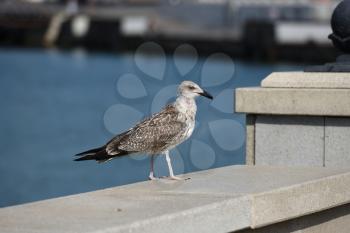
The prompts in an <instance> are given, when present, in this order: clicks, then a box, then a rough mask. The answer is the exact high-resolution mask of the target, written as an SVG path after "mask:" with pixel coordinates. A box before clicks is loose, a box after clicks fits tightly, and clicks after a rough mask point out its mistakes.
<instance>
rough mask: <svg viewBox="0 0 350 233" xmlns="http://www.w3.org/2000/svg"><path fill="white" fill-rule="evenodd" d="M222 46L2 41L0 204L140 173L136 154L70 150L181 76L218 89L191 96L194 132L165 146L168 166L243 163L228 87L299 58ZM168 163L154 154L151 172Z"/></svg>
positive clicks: (187, 168) (111, 127) (97, 138)
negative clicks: (208, 51) (257, 60)
mask: <svg viewBox="0 0 350 233" xmlns="http://www.w3.org/2000/svg"><path fill="white" fill-rule="evenodd" d="M220 56H221V55H218V56H217V55H213V56H210V57H201V58H198V57H196V58H195V59H194V58H191V57H182V56H179V57H176V58H174V57H173V56H172V55H171V54H168V55H164V54H157V55H147V54H143V55H142V54H141V55H140V54H139V55H137V53H136V54H132V53H130V54H96V53H93V54H89V53H86V52H84V51H80V50H76V51H72V52H61V51H54V50H19V49H18V50H17V49H0V93H1V98H0V107H1V114H0V149H1V150H0V158H1V162H0V187H1V188H0V207H2V206H9V205H15V204H21V203H26V202H31V201H36V200H42V199H47V198H52V197H58V196H63V195H69V194H75V193H80V192H86V191H91V190H97V189H102V188H106V187H111V186H117V185H123V184H128V183H133V182H138V181H143V180H146V179H147V177H148V173H149V158H148V157H146V156H143V155H139V156H132V157H123V158H118V159H115V160H112V161H111V162H108V163H103V164H97V163H95V162H94V161H89V162H73V161H72V158H73V155H74V154H76V153H78V152H81V151H83V150H87V149H90V148H93V147H97V146H100V145H102V144H104V143H105V142H106V141H107V140H109V139H110V138H111V137H112V136H113V134H115V133H119V132H121V131H122V130H125V129H127V128H128V127H130V126H132V124H134V123H135V122H137V121H138V120H140V119H141V118H143V117H145V116H146V115H148V114H150V113H151V112H154V111H157V110H158V109H160V108H161V106H163V105H164V104H165V103H167V102H169V101H172V100H173V99H174V97H175V95H176V91H175V87H176V84H178V83H179V82H181V80H186V79H189V80H194V81H196V82H198V83H199V84H202V85H204V86H205V89H207V90H208V91H209V92H211V93H212V94H213V95H214V96H215V97H216V98H215V99H214V101H213V102H210V101H209V100H208V99H204V98H201V99H198V115H197V120H198V122H197V127H196V129H195V132H194V134H193V136H192V137H191V140H188V141H186V142H185V143H183V144H182V145H181V146H179V147H178V148H177V149H176V150H174V151H172V152H171V154H172V159H173V163H174V168H175V173H177V174H180V173H188V172H191V171H198V170H202V169H208V168H214V167H220V166H227V165H231V164H242V163H244V137H245V135H244V115H242V114H233V91H232V90H233V89H234V88H236V87H242V86H257V85H259V83H260V81H261V79H263V78H264V77H266V75H268V74H269V73H271V72H273V71H282V70H299V69H301V68H302V66H301V65H288V64H273V65H271V64H253V63H247V62H240V61H236V60H230V59H227V57H225V56H221V57H220ZM166 172H167V169H166V163H165V161H164V158H162V157H159V158H157V160H156V175H166V174H167V173H166Z"/></svg>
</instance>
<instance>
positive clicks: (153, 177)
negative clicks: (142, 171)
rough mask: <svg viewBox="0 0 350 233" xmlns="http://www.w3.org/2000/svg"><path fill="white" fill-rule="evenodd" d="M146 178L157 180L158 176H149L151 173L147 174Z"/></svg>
mask: <svg viewBox="0 0 350 233" xmlns="http://www.w3.org/2000/svg"><path fill="white" fill-rule="evenodd" d="M148 179H149V180H157V179H158V178H156V177H155V176H153V175H152V176H151V175H149V176H148Z"/></svg>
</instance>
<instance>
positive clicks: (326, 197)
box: [0, 166, 350, 233]
mask: <svg viewBox="0 0 350 233" xmlns="http://www.w3.org/2000/svg"><path fill="white" fill-rule="evenodd" d="M185 177H191V179H190V180H184V181H180V182H177V181H168V180H159V181H150V182H142V183H137V184H132V185H126V186H121V187H117V188H111V189H106V190H101V191H96V192H90V193H84V194H79V195H73V196H68V197H62V198H57V199H51V200H47V201H41V202H35V203H30V204H25V205H20V206H15V207H8V208H1V209H0V232H9V233H11V232H26V233H27V232H29V233H30V232H39V233H40V232H101V233H103V232H164V231H166V232H229V231H237V230H240V229H244V228H250V227H259V226H264V225H268V224H270V223H274V222H279V221H284V220H288V219H291V218H295V217H298V216H302V215H305V214H308V213H312V212H316V211H321V210H324V209H327V208H331V207H334V206H338V205H341V204H344V203H348V202H350V190H349V188H348V187H350V172H349V171H348V170H346V169H345V170H342V169H328V168H286V167H260V166H230V167H224V168H218V169H212V170H207V171H203V172H197V173H192V174H186V175H185Z"/></svg>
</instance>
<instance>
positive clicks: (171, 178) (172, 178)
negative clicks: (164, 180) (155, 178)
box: [169, 176, 183, 180]
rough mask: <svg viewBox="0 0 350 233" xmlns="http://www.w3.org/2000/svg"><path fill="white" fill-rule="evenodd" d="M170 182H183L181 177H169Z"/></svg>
mask: <svg viewBox="0 0 350 233" xmlns="http://www.w3.org/2000/svg"><path fill="white" fill-rule="evenodd" d="M169 179H170V180H183V178H181V177H177V176H169Z"/></svg>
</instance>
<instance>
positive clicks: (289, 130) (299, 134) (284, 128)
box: [255, 115, 324, 167]
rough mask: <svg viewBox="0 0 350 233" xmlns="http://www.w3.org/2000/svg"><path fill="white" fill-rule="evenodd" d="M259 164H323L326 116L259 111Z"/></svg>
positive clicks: (256, 156) (257, 129) (256, 129)
mask: <svg viewBox="0 0 350 233" xmlns="http://www.w3.org/2000/svg"><path fill="white" fill-rule="evenodd" d="M255 164H256V165H282V166H319V167H322V166H323V165H324V119H323V117H307V116H272V115H258V116H257V119H256V125H255Z"/></svg>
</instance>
